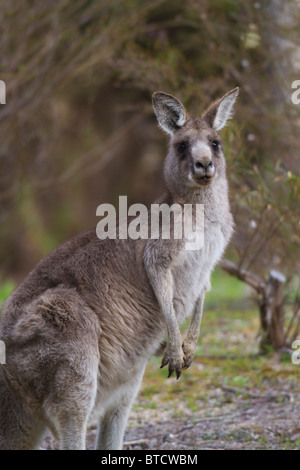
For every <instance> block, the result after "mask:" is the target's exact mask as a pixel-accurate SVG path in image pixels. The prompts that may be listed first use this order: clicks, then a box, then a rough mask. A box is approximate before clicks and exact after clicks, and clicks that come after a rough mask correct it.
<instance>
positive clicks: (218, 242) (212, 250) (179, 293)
mask: <svg viewBox="0 0 300 470" xmlns="http://www.w3.org/2000/svg"><path fill="white" fill-rule="evenodd" d="M226 244H227V237H226V236H225V234H224V230H223V227H222V226H221V225H220V224H218V223H214V224H211V225H210V226H208V227H207V228H206V229H205V231H204V239H203V243H202V246H201V245H199V246H201V247H200V248H199V249H195V250H192V249H190V248H191V245H188V247H189V249H187V248H186V247H184V248H183V249H182V250H181V252H180V253H179V254H178V257H177V258H176V260H175V262H174V264H173V267H172V275H173V282H174V297H173V303H174V308H175V311H176V314H177V318H178V320H179V321H183V320H184V318H186V317H187V316H189V315H190V314H191V313H192V310H193V308H194V305H195V302H196V300H197V299H198V298H199V296H200V294H201V293H202V291H203V289H205V287H206V286H207V285H208V284H209V279H210V275H211V272H212V270H213V268H214V266H215V265H216V263H217V262H218V261H219V259H220V258H221V256H222V254H223V251H224V249H225V246H226Z"/></svg>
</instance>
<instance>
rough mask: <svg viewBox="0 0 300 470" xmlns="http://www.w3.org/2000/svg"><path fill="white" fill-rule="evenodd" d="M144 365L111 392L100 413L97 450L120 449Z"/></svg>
mask: <svg viewBox="0 0 300 470" xmlns="http://www.w3.org/2000/svg"><path fill="white" fill-rule="evenodd" d="M144 370H145V366H144V367H141V370H139V372H138V373H137V374H136V375H135V376H134V377H133V378H132V379H131V380H130V381H129V382H127V383H126V384H124V385H123V386H121V387H120V388H119V389H118V390H116V391H115V393H114V394H112V397H111V401H110V403H109V405H108V406H107V408H106V409H105V411H104V413H103V414H102V416H101V418H100V421H99V426H98V435H97V441H96V449H98V450H121V449H122V447H123V437H124V433H125V429H126V425H127V420H128V416H129V412H130V409H131V406H132V404H133V402H134V399H135V397H136V395H137V393H138V391H139V388H140V385H141V381H142V378H143V374H144Z"/></svg>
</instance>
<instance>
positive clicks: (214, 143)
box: [211, 140, 220, 150]
mask: <svg viewBox="0 0 300 470" xmlns="http://www.w3.org/2000/svg"><path fill="white" fill-rule="evenodd" d="M211 145H212V148H213V149H214V150H218V148H219V146H220V143H219V142H218V141H217V140H213V141H212V143H211Z"/></svg>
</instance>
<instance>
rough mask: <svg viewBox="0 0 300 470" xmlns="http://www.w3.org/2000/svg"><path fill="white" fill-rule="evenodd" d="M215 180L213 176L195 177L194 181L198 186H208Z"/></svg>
mask: <svg viewBox="0 0 300 470" xmlns="http://www.w3.org/2000/svg"><path fill="white" fill-rule="evenodd" d="M213 179H214V177H213V176H207V175H205V176H201V177H198V178H197V177H195V176H194V177H193V180H194V181H195V183H196V184H198V185H199V186H208V185H209V184H210V183H211V182H212V180H213Z"/></svg>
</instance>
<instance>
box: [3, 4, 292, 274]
mask: <svg viewBox="0 0 300 470" xmlns="http://www.w3.org/2000/svg"><path fill="white" fill-rule="evenodd" d="M296 7H297V3H296V2H294V1H291V0H289V1H287V2H279V1H277V0H273V1H261V2H254V1H250V0H247V1H243V2H242V1H233V0H224V1H220V0H211V1H208V0H187V1H186V2H182V1H179V0H153V1H152V2H146V1H145V0H125V1H123V0H122V1H121V0H114V1H108V0H101V1H97V2H96V1H91V0H86V1H83V0H81V1H77V2H70V1H69V0H60V1H58V2H53V1H43V2H40V1H34V0H33V1H29V0H26V1H23V2H22V4H18V5H17V4H16V2H10V1H5V0H4V1H3V2H1V7H0V14H1V23H2V27H3V31H2V34H1V36H0V50H1V58H0V78H1V79H2V80H4V81H5V82H6V85H7V104H6V105H2V106H1V108H0V124H1V127H0V133H1V136H0V137H1V146H0V159H1V168H2V171H1V175H0V203H1V218H0V224H1V225H0V242H1V243H0V259H1V272H0V275H1V277H2V278H3V279H4V278H7V277H13V278H14V279H16V280H17V281H18V280H20V279H22V278H23V277H24V275H25V274H26V273H27V272H28V271H29V270H30V269H31V268H32V267H33V266H34V265H35V263H36V262H37V261H38V260H39V259H40V258H41V257H42V256H43V255H44V254H45V253H47V252H49V251H50V250H51V249H52V248H54V247H55V246H57V244H59V243H60V242H62V241H63V240H65V239H66V238H68V237H70V236H72V235H74V234H76V233H78V232H80V231H82V230H84V229H86V228H89V227H91V226H93V225H95V224H96V222H97V221H96V217H95V211H96V207H97V206H98V204H100V203H102V202H113V203H116V202H117V200H118V199H117V198H118V195H119V194H127V195H128V196H129V200H130V203H131V202H151V201H152V200H153V199H154V198H155V197H156V196H157V195H158V194H159V193H160V191H161V190H162V187H163V182H162V179H161V176H160V175H161V166H162V161H163V157H164V155H165V152H166V138H165V137H164V136H162V135H161V133H160V132H159V131H158V130H157V126H156V123H155V119H154V116H153V112H152V109H151V94H152V92H153V91H155V90H164V91H166V92H168V93H171V94H175V95H176V96H178V97H179V98H180V99H181V100H182V101H183V102H184V104H185V105H186V106H187V108H188V110H190V111H191V113H194V114H200V113H201V112H202V111H203V109H204V108H205V107H206V106H207V105H208V104H209V103H210V102H211V100H212V99H215V98H217V97H220V96H222V95H223V94H224V93H225V92H226V91H228V90H229V89H231V88H233V87H235V86H237V85H238V86H240V87H241V93H240V99H239V103H238V106H237V111H236V116H235V120H234V121H232V123H231V124H230V126H228V127H227V128H226V129H225V131H224V132H223V140H224V146H225V152H226V155H227V158H228V168H229V170H228V175H229V179H230V183H231V199H232V207H233V212H234V216H235V221H236V233H235V238H234V240H233V244H232V247H231V251H230V253H229V255H228V256H229V257H231V258H232V259H233V260H235V261H238V262H239V263H240V265H242V266H244V267H245V268H251V269H253V270H254V271H256V272H257V273H259V274H265V273H266V271H267V270H269V269H270V268H272V267H276V268H278V269H281V270H282V271H283V272H284V273H285V274H286V275H287V276H288V277H290V278H293V277H294V276H295V274H296V275H298V274H299V254H300V237H299V225H300V205H299V192H300V182H299V158H298V152H299V150H298V148H299V146H298V142H297V131H298V125H299V107H297V106H296V105H292V104H291V99H290V98H291V83H292V81H293V80H295V79H297V78H299V76H297V73H298V75H299V63H297V60H296V57H297V47H296V44H297V40H299V28H298V26H297V25H298V22H297V19H298V9H297V8H296ZM294 282H295V281H294Z"/></svg>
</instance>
